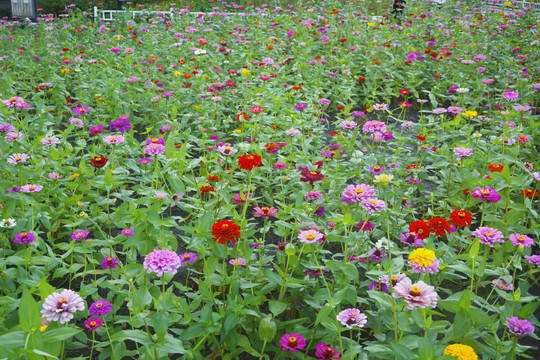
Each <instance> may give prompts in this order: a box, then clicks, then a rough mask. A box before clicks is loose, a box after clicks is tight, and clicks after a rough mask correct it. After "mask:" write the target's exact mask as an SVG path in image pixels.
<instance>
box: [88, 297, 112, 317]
mask: <svg viewBox="0 0 540 360" xmlns="http://www.w3.org/2000/svg"><path fill="white" fill-rule="evenodd" d="M111 310H112V304H111V303H110V302H108V301H107V300H98V301H96V302H95V303H93V304H92V305H90V307H89V308H88V312H89V313H90V315H92V316H102V315H107V314H108V313H109V312H110V311H111Z"/></svg>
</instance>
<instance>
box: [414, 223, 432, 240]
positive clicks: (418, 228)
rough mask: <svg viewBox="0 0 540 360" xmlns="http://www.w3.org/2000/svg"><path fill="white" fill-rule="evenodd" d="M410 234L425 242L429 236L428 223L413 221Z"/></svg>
mask: <svg viewBox="0 0 540 360" xmlns="http://www.w3.org/2000/svg"><path fill="white" fill-rule="evenodd" d="M409 232H410V233H411V234H412V233H414V234H416V236H418V238H419V239H422V240H424V239H425V238H427V237H428V236H429V227H428V224H427V222H425V221H422V220H416V221H413V223H412V224H411V225H409Z"/></svg>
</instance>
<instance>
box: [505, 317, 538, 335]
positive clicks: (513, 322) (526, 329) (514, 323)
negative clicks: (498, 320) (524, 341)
mask: <svg viewBox="0 0 540 360" xmlns="http://www.w3.org/2000/svg"><path fill="white" fill-rule="evenodd" d="M506 326H507V327H508V331H510V333H511V334H512V335H513V336H515V337H517V338H522V337H525V336H527V335H531V334H533V333H534V326H533V325H532V324H531V322H530V321H528V320H521V319H519V318H518V317H517V316H514V317H511V318H507V319H506Z"/></svg>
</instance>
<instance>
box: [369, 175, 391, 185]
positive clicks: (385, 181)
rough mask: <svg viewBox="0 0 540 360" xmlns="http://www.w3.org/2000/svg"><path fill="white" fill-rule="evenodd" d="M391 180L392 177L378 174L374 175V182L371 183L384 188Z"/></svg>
mask: <svg viewBox="0 0 540 360" xmlns="http://www.w3.org/2000/svg"><path fill="white" fill-rule="evenodd" d="M393 178H394V175H387V174H379V175H375V180H373V182H376V183H380V184H381V185H382V186H384V187H386V186H388V184H389V183H390V181H392V179H393Z"/></svg>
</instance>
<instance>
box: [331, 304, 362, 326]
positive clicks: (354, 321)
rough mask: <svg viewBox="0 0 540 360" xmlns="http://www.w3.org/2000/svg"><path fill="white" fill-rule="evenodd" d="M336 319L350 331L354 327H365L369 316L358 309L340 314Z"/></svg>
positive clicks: (347, 310)
mask: <svg viewBox="0 0 540 360" xmlns="http://www.w3.org/2000/svg"><path fill="white" fill-rule="evenodd" d="M336 318H337V319H338V320H339V322H341V324H342V325H343V326H345V327H347V328H349V329H352V328H353V327H360V328H361V327H364V326H366V323H367V316H366V315H365V314H363V313H362V312H360V310H358V309H354V308H353V309H346V310H343V311H342V312H340V313H339V314H338V315H337V316H336Z"/></svg>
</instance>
